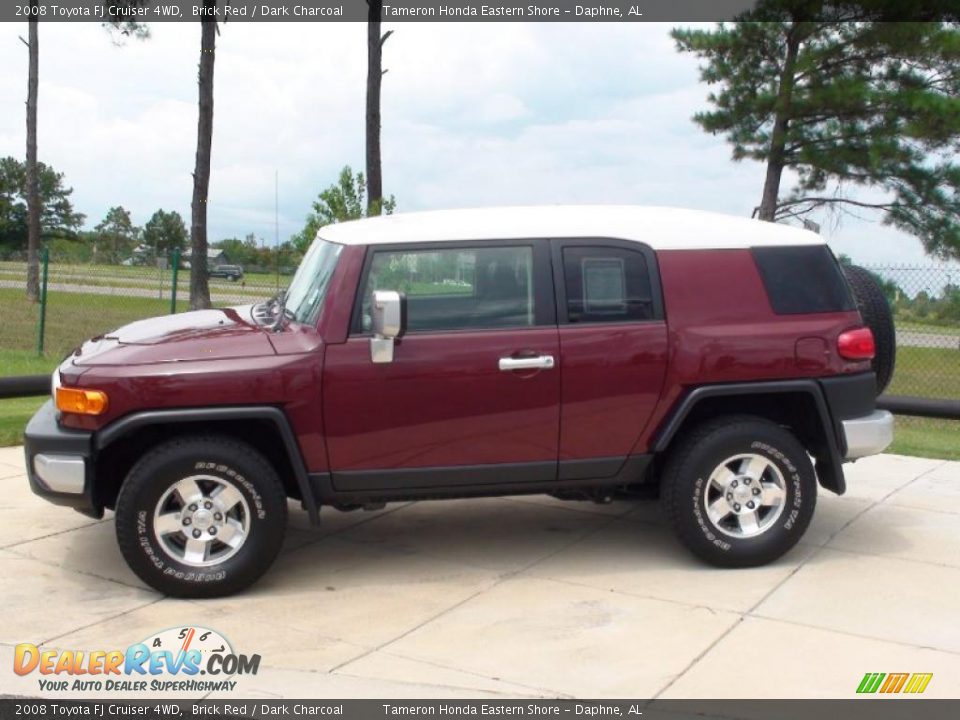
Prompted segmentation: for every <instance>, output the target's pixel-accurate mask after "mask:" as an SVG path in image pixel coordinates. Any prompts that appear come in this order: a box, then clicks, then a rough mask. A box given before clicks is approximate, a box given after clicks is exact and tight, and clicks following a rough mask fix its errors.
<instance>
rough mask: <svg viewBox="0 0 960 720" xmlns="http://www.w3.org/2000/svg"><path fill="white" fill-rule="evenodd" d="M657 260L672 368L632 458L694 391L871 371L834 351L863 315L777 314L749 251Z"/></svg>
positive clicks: (675, 253)
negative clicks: (700, 387) (719, 385)
mask: <svg viewBox="0 0 960 720" xmlns="http://www.w3.org/2000/svg"><path fill="white" fill-rule="evenodd" d="M657 258H658V260H659V264H660V275H661V280H662V285H663V294H664V305H665V310H666V317H667V328H668V337H669V361H668V363H667V375H666V378H665V381H664V388H663V393H662V394H661V397H660V402H659V403H658V405H657V407H656V408H655V410H654V416H653V417H652V418H651V422H650V423H649V424H648V426H647V428H646V429H645V430H644V433H643V436H642V437H641V439H640V442H639V444H638V446H637V448H635V450H634V452H642V451H643V449H644V448H646V447H648V446H649V444H650V440H651V438H652V437H653V436H654V435H655V433H656V431H657V430H658V429H659V427H660V425H661V423H662V422H663V421H664V419H665V418H666V416H667V415H668V414H669V412H670V410H671V409H672V408H673V407H674V405H675V404H676V402H677V400H678V399H679V398H680V397H681V396H682V395H683V394H684V392H685V391H686V390H687V389H689V388H692V387H695V386H698V385H707V384H714V383H732V382H750V381H763V380H784V379H798V378H812V377H824V376H830V375H842V374H850V373H858V372H864V371H865V370H869V369H870V364H869V363H864V362H849V361H847V360H844V359H843V358H841V357H840V356H839V354H838V353H837V350H836V348H837V336H838V335H840V333H842V332H843V331H844V330H847V329H849V328H851V327H856V326H858V325H860V324H861V319H860V313H859V312H857V311H850V312H837V313H818V314H807V315H777V314H775V313H774V311H773V308H772V307H771V305H770V300H769V298H768V297H767V292H766V289H765V288H764V286H763V281H762V280H761V278H760V273H759V271H758V270H757V266H756V263H755V262H754V259H753V256H752V254H751V252H750V250H748V249H732V250H662V251H659V252H658V253H657ZM798 343H799V347H798Z"/></svg>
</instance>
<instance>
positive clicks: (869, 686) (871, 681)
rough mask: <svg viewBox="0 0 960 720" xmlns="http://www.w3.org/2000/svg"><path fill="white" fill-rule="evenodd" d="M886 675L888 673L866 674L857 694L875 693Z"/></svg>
mask: <svg viewBox="0 0 960 720" xmlns="http://www.w3.org/2000/svg"><path fill="white" fill-rule="evenodd" d="M886 675H887V674H886V673H866V674H865V675H864V676H863V680H861V681H860V686H859V687H858V688H857V692H858V693H861V694H862V693H875V692H876V691H877V688H878V687H880V683H881V682H883V678H885V677H886Z"/></svg>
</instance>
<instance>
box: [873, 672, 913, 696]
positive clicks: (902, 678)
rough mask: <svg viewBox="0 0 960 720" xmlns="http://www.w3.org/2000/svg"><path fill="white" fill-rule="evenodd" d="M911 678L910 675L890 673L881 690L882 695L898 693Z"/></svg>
mask: <svg viewBox="0 0 960 720" xmlns="http://www.w3.org/2000/svg"><path fill="white" fill-rule="evenodd" d="M908 677H910V673H890V674H889V675H887V680H886V682H885V683H883V686H882V687H881V688H880V692H882V693H898V692H900V690H902V689H903V686H904V684H905V683H906V682H907V678H908Z"/></svg>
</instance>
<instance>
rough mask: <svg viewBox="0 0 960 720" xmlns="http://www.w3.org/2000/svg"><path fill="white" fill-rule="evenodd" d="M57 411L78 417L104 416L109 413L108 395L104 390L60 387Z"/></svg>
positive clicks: (58, 389)
mask: <svg viewBox="0 0 960 720" xmlns="http://www.w3.org/2000/svg"><path fill="white" fill-rule="evenodd" d="M57 410H59V411H60V412H68V413H76V414H77V415H103V413H105V412H106V411H107V394H106V393H105V392H103V391H102V390H82V389H80V388H66V387H58V388H57Z"/></svg>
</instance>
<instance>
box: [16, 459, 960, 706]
mask: <svg viewBox="0 0 960 720" xmlns="http://www.w3.org/2000/svg"><path fill="white" fill-rule="evenodd" d="M848 468H849V469H848V483H849V486H850V492H849V494H848V495H847V496H845V497H843V498H837V497H834V496H832V495H829V494H823V495H821V496H820V499H819V506H818V508H817V512H816V515H815V519H814V521H813V525H812V526H811V528H810V530H809V531H808V533H807V535H806V538H805V540H804V541H803V542H802V543H801V545H799V546H798V547H797V548H795V549H794V550H793V551H792V552H790V553H789V554H788V555H787V556H786V557H785V558H783V559H782V560H781V561H779V562H777V563H776V564H774V565H772V566H769V567H765V568H758V569H752V570H740V571H730V570H726V571H724V570H715V569H711V568H707V567H704V566H702V565H700V564H698V563H697V562H696V561H694V560H692V559H691V558H690V557H689V556H688V555H687V554H686V552H685V551H684V550H683V549H681V548H680V547H678V545H677V544H676V543H675V542H674V540H673V538H672V537H671V535H670V533H669V532H668V530H667V528H666V527H664V525H663V524H662V523H661V521H660V519H659V515H658V512H657V510H658V508H657V506H656V504H655V503H652V502H635V503H615V504H613V505H607V506H599V505H593V504H588V503H575V502H566V503H565V502H560V501H555V500H553V499H551V498H548V497H543V496H535V497H528V498H514V499H494V500H474V501H446V502H434V503H429V502H423V503H414V504H397V505H390V506H388V507H387V508H386V509H385V510H383V511H380V512H377V513H363V512H357V513H339V512H336V511H328V510H325V511H324V513H323V515H324V518H323V520H324V525H323V527H322V528H321V529H319V530H311V529H309V527H308V526H307V524H306V521H305V518H304V516H303V515H302V514H301V513H300V512H299V511H294V512H293V520H292V528H291V530H290V532H289V537H288V542H287V546H286V548H285V550H284V551H283V553H282V555H281V557H280V558H279V560H278V562H277V564H276V566H275V567H274V568H273V570H272V571H271V572H270V573H269V574H268V575H267V576H266V577H265V578H264V579H263V580H261V582H260V583H259V584H257V585H256V586H255V587H254V588H253V589H252V590H250V591H248V592H246V593H244V594H242V595H240V596H238V597H233V598H227V599H222V600H208V601H197V602H193V601H183V600H172V599H169V598H165V597H162V596H160V595H158V594H156V593H155V592H153V591H151V590H149V589H147V588H146V587H145V586H144V585H143V584H142V583H140V582H139V580H138V579H137V578H136V577H135V576H134V575H133V574H132V573H131V572H130V571H129V570H128V569H127V567H126V565H125V564H124V562H123V560H122V559H121V557H120V554H119V552H118V550H117V548H116V544H115V541H114V535H113V523H112V521H111V520H110V519H109V518H107V519H106V520H104V521H100V522H94V521H91V520H89V519H87V518H84V517H83V516H81V515H78V514H76V513H74V512H73V511H71V510H67V509H61V508H56V507H53V506H51V505H48V504H46V503H45V502H42V501H41V500H39V499H38V498H35V497H34V496H33V495H32V494H31V493H30V491H29V489H28V487H27V481H26V479H25V476H24V471H23V463H22V455H21V451H20V449H19V448H9V449H3V450H0V483H2V486H3V490H4V492H3V496H2V497H3V499H2V501H0V578H2V583H3V584H2V589H0V600H2V605H3V610H4V612H3V615H2V618H3V619H2V620H0V693H16V694H23V695H37V694H39V690H38V685H37V678H38V674H37V673H33V674H32V675H28V676H23V677H21V676H17V675H15V674H14V673H13V672H12V671H11V668H12V661H13V654H14V646H15V645H16V644H17V643H23V642H31V643H35V644H37V645H42V646H48V647H50V648H59V649H84V650H97V649H99V650H109V649H115V648H116V649H120V648H126V647H127V646H128V645H129V644H132V643H135V642H139V641H141V640H143V639H144V638H146V637H148V636H151V635H153V634H154V633H156V632H158V631H160V630H163V629H165V628H171V627H181V626H187V625H200V626H204V627H209V628H213V629H215V630H217V631H219V632H221V633H222V634H223V635H224V636H225V637H227V638H228V639H229V640H230V642H231V643H232V646H233V648H234V649H235V650H236V651H237V652H242V653H247V654H252V653H259V654H260V655H261V657H262V663H261V667H260V671H259V673H258V674H257V675H254V676H243V677H237V678H235V679H236V680H237V686H236V689H235V690H234V692H233V695H234V696H237V697H246V698H255V697H266V698H273V697H283V696H286V697H294V698H306V697H312V698H323V697H380V698H389V697H394V698H399V697H421V698H423V697H455V696H459V697H509V696H545V697H580V698H599V697H618V698H627V699H632V698H637V699H641V698H651V697H663V698H668V697H678V698H698V697H705V698H721V697H838V698H850V697H854V695H855V690H856V688H857V685H858V684H859V682H860V680H861V678H862V677H863V675H864V673H866V672H886V673H892V672H907V673H912V672H925V673H927V672H930V673H933V674H934V676H933V679H932V680H931V682H930V684H929V686H928V687H927V690H926V693H925V696H927V697H931V696H932V697H960V463H948V462H943V461H939V460H926V459H918V458H907V457H900V456H893V455H884V456H880V457H876V458H871V459H867V460H863V461H861V462H859V463H857V464H856V465H854V466H848ZM292 509H293V508H292ZM744 668H747V669H748V671H749V672H747V673H744V672H743V670H744ZM744 677H746V678H749V681H748V682H745V681H744V679H743V678H744ZM94 694H95V695H96V694H97V693H94ZM60 695H61V696H62V697H78V696H80V695H82V694H78V693H60ZM99 695H100V696H101V697H102V696H103V695H102V693H101V694H99Z"/></svg>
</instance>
